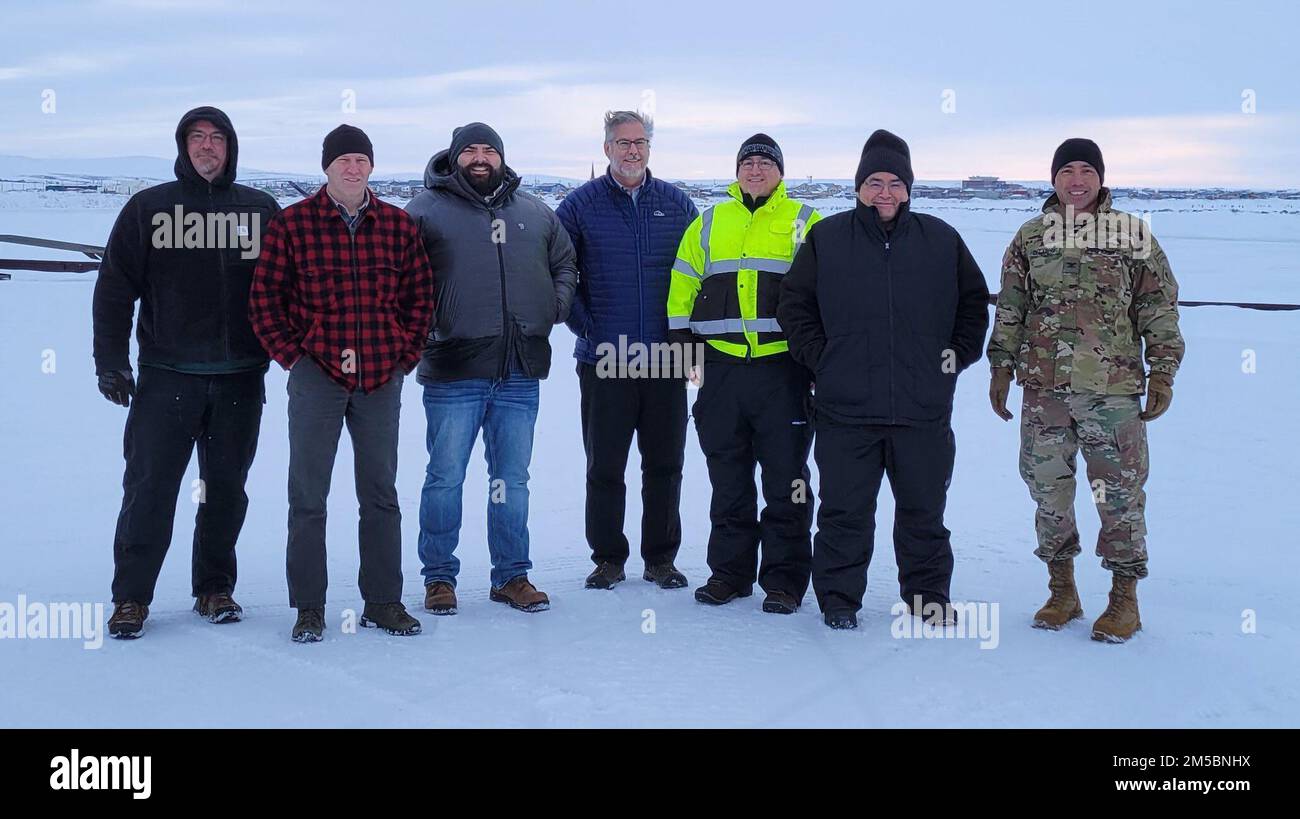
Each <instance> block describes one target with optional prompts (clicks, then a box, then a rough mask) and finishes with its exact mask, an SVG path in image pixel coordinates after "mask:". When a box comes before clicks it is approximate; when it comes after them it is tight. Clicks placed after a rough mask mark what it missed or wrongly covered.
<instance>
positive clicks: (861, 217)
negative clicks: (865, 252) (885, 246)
mask: <svg viewBox="0 0 1300 819" xmlns="http://www.w3.org/2000/svg"><path fill="white" fill-rule="evenodd" d="M853 216H854V218H855V219H857V220H858V222H859V223H860V224H861V225H862V226H863V227H864V228H866V229H867V233H869V234H870V235H872V236H874V237H876V238H877V239H879V240H880V241H882V242H883V241H885V240H886V239H887V238H892V237H894V236H900V235H902V233H903V231H905V230H907V226H908V225H910V224H911V223H912V219H913V218H914V216H913V214H912V200H910V199H909V200H907V201H906V202H904V203H903V204H902V205H900V206H899V208H898V213H897V214H896V215H895V216H894V229H893V230H892V231H888V232H887V231H886V230H885V224H884V223H883V222H881V221H880V211H878V210H876V209H875V208H873V207H871V206H870V205H864V204H862V200H861V199H858V200H856V201H855V203H854V205H853Z"/></svg>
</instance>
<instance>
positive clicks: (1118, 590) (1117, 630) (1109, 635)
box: [1092, 574, 1142, 643]
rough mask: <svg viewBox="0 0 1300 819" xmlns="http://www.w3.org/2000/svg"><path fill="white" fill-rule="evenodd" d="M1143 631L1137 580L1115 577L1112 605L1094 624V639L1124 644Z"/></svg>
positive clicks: (1112, 584) (1112, 589)
mask: <svg viewBox="0 0 1300 819" xmlns="http://www.w3.org/2000/svg"><path fill="white" fill-rule="evenodd" d="M1141 630H1142V620H1141V619H1140V618H1139V617H1138V600H1137V578H1136V577H1123V576H1121V575H1118V574H1117V575H1114V576H1113V577H1112V578H1111V588H1110V605H1109V606H1107V607H1106V611H1104V612H1103V613H1102V615H1101V616H1100V617H1098V618H1097V622H1095V623H1093V624H1092V639H1094V640H1100V641H1103V642H1107V643H1122V642H1124V641H1125V640H1127V639H1128V638H1130V637H1132V636H1133V634H1134V633H1135V632H1138V631H1141Z"/></svg>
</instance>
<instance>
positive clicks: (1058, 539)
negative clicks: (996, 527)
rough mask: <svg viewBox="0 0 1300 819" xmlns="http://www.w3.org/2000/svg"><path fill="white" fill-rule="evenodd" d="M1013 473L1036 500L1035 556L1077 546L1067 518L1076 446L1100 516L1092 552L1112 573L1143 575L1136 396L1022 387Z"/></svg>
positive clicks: (1064, 553) (1069, 551) (1141, 456)
mask: <svg viewBox="0 0 1300 819" xmlns="http://www.w3.org/2000/svg"><path fill="white" fill-rule="evenodd" d="M1024 393H1025V397H1024V404H1023V405H1022V411H1021V415H1020V476H1021V477H1022V478H1024V479H1025V484H1026V485H1028V487H1029V494H1030V496H1031V497H1032V498H1033V499H1034V503H1036V504H1037V505H1038V510H1037V512H1035V514H1034V528H1035V530H1036V531H1037V534H1038V549H1037V550H1035V552H1034V553H1035V554H1036V555H1038V556H1039V557H1040V558H1042V560H1043V561H1045V562H1050V561H1054V560H1069V559H1073V558H1074V557H1075V556H1076V555H1078V554H1079V552H1080V551H1081V549H1080V547H1079V530H1078V527H1077V526H1076V524H1075V518H1074V494H1075V480H1074V475H1075V456H1076V454H1077V453H1078V452H1079V450H1081V449H1082V450H1083V459H1084V462H1085V463H1086V464H1087V466H1088V484H1089V485H1090V487H1091V489H1092V497H1093V500H1094V501H1095V502H1096V505H1097V513H1098V515H1099V516H1100V517H1101V533H1100V534H1099V535H1098V537H1097V556H1098V557H1100V558H1101V565H1102V566H1103V567H1105V568H1107V569H1109V570H1111V571H1112V572H1114V573H1115V574H1118V575H1128V576H1130V577H1137V578H1142V577H1146V576H1147V550H1146V533H1147V529H1146V517H1145V509H1146V492H1145V491H1144V490H1143V489H1142V486H1143V484H1145V483H1146V480H1147V469H1148V463H1147V431H1146V425H1145V422H1144V421H1142V420H1141V419H1140V418H1139V417H1138V413H1139V411H1140V410H1141V403H1140V397H1139V396H1137V395H1102V394H1099V393H1074V392H1053V391H1050V390H1031V389H1026V390H1025V391H1024Z"/></svg>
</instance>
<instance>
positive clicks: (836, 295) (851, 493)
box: [777, 130, 989, 628]
mask: <svg viewBox="0 0 1300 819" xmlns="http://www.w3.org/2000/svg"><path fill="white" fill-rule="evenodd" d="M855 185H856V187H857V190H858V202H857V204H856V206H855V207H854V209H853V210H851V211H845V212H843V213H838V214H836V215H834V216H831V217H828V218H826V219H823V220H822V221H821V222H819V223H818V224H816V225H814V226H813V228H812V230H811V231H809V234H808V238H807V241H805V243H804V245H803V247H802V248H801V249H800V251H799V254H798V255H797V256H796V257H795V259H794V263H793V264H792V265H791V267H790V272H789V273H788V274H787V275H786V277H785V280H784V281H783V282H782V285H781V297H780V304H779V306H778V307H777V318H778V320H779V321H780V323H781V327H782V329H784V330H785V334H786V338H787V339H788V341H789V344H790V353H791V355H793V356H794V358H795V360H796V361H799V362H800V363H801V364H803V365H804V366H806V367H807V368H808V369H810V370H812V371H813V375H814V381H815V383H816V398H815V403H816V409H815V419H816V420H815V425H816V445H815V450H814V457H815V458H816V459H817V467H818V471H819V474H820V476H821V489H820V492H819V493H818V498H819V499H820V501H821V505H820V507H819V508H818V511H817V535H816V537H815V538H814V540H813V567H812V584H813V590H814V591H815V592H816V594H817V602H818V604H819V605H820V607H821V610H822V615H823V618H824V619H825V622H826V625H828V626H830V627H832V628H856V627H857V611H858V609H860V608H862V595H863V593H864V592H865V591H866V586H867V566H868V564H869V563H870V562H871V552H872V541H873V538H874V535H875V512H876V495H877V493H878V492H879V491H880V482H881V479H882V478H883V477H884V476H885V475H888V476H889V485H890V488H891V489H892V490H893V493H894V500H895V502H896V503H895V511H894V551H895V554H896V556H897V558H898V575H899V576H898V580H899V586H900V591H901V594H902V598H903V600H904V602H906V603H907V605H908V607H909V608H910V609H911V610H912V613H913V614H915V615H918V616H925V617H927V619H929V620H931V621H932V622H933V621H938V622H947V621H948V620H949V619H950V618H951V616H952V608H951V606H950V602H951V601H950V599H949V586H950V584H951V580H952V568H953V557H952V544H951V543H950V541H949V532H948V530H947V529H946V528H945V527H944V525H943V511H944V505H945V504H946V501H947V495H948V483H949V481H950V480H951V478H952V468H953V459H954V456H955V453H956V441H955V439H954V437H953V432H952V399H953V391H954V389H955V388H956V385H957V374H958V373H959V372H961V371H962V370H964V369H966V368H967V367H969V366H970V365H971V364H973V363H975V362H976V361H978V360H979V357H980V355H981V353H982V351H983V345H984V333H985V332H986V331H987V330H988V326H989V303H988V298H989V291H988V285H987V284H985V282H984V274H982V273H981V272H980V269H979V265H977V264H976V263H975V259H974V258H972V257H971V254H970V251H969V250H967V248H966V243H965V242H963V241H962V238H961V236H960V235H959V234H958V233H957V231H955V230H953V229H952V228H951V227H950V226H949V225H948V224H947V223H945V222H943V221H941V220H939V219H936V218H935V217H933V216H929V215H927V214H920V213H913V212H911V210H910V209H909V207H908V199H909V197H910V194H911V190H912V159H911V153H910V152H909V150H908V147H907V143H906V142H904V141H903V140H902V139H899V138H898V137H897V136H895V135H894V134H891V133H889V132H888V131H883V130H882V131H876V132H875V133H874V134H872V135H871V137H870V138H869V139H868V140H867V143H866V145H865V146H864V147H863V150H862V159H861V161H860V163H859V164H858V172H857V175H856V178H855Z"/></svg>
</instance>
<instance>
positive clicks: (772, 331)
mask: <svg viewBox="0 0 1300 819" xmlns="http://www.w3.org/2000/svg"><path fill="white" fill-rule="evenodd" d="M727 193H729V194H731V198H730V199H728V200H726V201H724V202H719V203H718V204H716V205H714V206H713V207H711V208H709V209H708V210H706V211H705V212H704V213H702V214H701V215H699V216H697V217H696V218H695V221H694V222H692V223H691V226H690V227H688V228H687V229H686V234H685V235H684V236H683V237H682V242H681V244H680V245H679V246H678V248H677V261H676V262H675V263H674V264H673V270H672V275H671V280H670V284H669V286H668V329H669V330H690V331H691V332H692V333H694V334H695V335H697V336H699V337H701V338H703V339H704V340H705V341H706V342H707V343H708V344H709V346H711V347H712V348H713V349H715V350H717V351H719V352H722V353H726V354H727V355H732V356H735V357H737V358H759V357H761V356H768V355H776V354H777V353H784V352H786V351H787V349H788V347H787V345H786V341H785V334H784V333H782V332H781V325H780V324H778V323H777V321H776V303H777V297H778V295H779V292H780V289H781V279H782V278H783V277H784V276H785V273H786V271H787V270H789V269H790V262H791V261H793V260H794V254H795V253H796V252H797V251H798V250H799V245H800V244H801V243H802V242H803V237H804V236H806V235H807V233H808V229H809V228H811V227H812V226H813V225H814V224H816V223H817V221H818V220H819V219H821V216H820V215H819V214H818V213H817V211H816V210H814V209H813V207H812V206H811V205H805V204H802V203H800V202H797V201H795V200H794V199H791V198H789V197H788V196H786V193H785V182H781V183H780V184H779V185H777V187H776V190H774V191H772V195H771V196H770V197H769V198H768V200H767V201H766V202H764V203H763V206H762V207H760V208H759V209H758V210H756V211H754V212H753V213H750V212H749V208H747V207H745V204H744V200H743V198H742V196H743V195H742V194H741V191H740V183H739V182H733V183H732V185H731V187H729V188H727Z"/></svg>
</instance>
